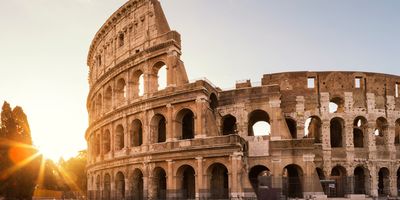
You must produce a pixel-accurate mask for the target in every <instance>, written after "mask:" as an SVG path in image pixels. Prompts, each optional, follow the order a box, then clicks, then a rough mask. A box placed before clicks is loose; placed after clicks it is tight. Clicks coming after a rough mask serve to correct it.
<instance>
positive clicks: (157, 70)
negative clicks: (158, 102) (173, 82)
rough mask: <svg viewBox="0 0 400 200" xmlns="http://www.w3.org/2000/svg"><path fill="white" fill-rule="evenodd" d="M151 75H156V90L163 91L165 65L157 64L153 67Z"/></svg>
mask: <svg viewBox="0 0 400 200" xmlns="http://www.w3.org/2000/svg"><path fill="white" fill-rule="evenodd" d="M153 73H154V74H157V87H156V89H157V90H158V91H159V90H163V89H165V88H166V87H167V65H166V64H165V63H163V62H158V63H156V64H155V65H154V67H153Z"/></svg>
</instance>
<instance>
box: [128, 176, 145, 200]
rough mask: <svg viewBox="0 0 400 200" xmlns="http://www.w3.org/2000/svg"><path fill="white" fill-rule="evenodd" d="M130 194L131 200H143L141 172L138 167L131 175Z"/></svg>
mask: <svg viewBox="0 0 400 200" xmlns="http://www.w3.org/2000/svg"><path fill="white" fill-rule="evenodd" d="M131 181H132V182H131V196H132V199H133V200H144V195H143V191H144V190H143V189H144V187H143V173H142V171H141V170H140V169H135V170H133V173H132V177H131Z"/></svg>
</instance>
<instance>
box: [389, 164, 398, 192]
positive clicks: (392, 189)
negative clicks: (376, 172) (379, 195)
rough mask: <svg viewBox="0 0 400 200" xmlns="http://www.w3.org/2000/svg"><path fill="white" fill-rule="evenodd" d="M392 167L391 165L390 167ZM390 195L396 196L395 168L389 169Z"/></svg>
mask: <svg viewBox="0 0 400 200" xmlns="http://www.w3.org/2000/svg"><path fill="white" fill-rule="evenodd" d="M391 168H393V167H391ZM390 171H391V172H390V177H389V181H390V196H392V197H396V196H397V171H396V170H390Z"/></svg>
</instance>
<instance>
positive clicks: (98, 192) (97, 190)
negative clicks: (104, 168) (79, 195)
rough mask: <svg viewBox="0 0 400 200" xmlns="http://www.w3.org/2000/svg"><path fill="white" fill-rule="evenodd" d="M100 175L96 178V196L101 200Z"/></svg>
mask: <svg viewBox="0 0 400 200" xmlns="http://www.w3.org/2000/svg"><path fill="white" fill-rule="evenodd" d="M100 192H101V189H100V175H97V177H96V194H95V197H94V198H95V199H100Z"/></svg>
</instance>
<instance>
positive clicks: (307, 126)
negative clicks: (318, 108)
mask: <svg viewBox="0 0 400 200" xmlns="http://www.w3.org/2000/svg"><path fill="white" fill-rule="evenodd" d="M321 125H322V122H321V119H320V118H319V117H316V116H312V117H309V118H308V119H307V120H306V122H305V123H304V137H306V138H314V140H315V143H321V130H322V129H321Z"/></svg>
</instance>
